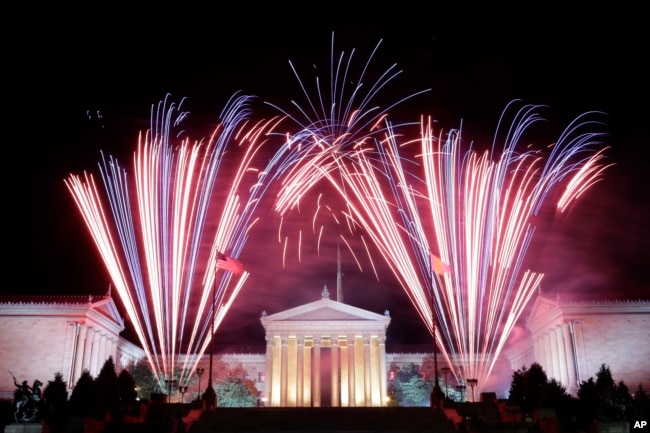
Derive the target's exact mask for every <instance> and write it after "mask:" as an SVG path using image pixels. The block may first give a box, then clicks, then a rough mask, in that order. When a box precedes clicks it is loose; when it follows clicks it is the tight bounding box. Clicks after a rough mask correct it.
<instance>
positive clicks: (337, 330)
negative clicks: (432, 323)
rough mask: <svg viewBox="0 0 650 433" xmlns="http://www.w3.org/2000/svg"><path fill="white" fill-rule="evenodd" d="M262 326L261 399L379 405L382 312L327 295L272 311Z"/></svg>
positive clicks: (383, 390) (383, 389)
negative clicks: (263, 388) (263, 364)
mask: <svg viewBox="0 0 650 433" xmlns="http://www.w3.org/2000/svg"><path fill="white" fill-rule="evenodd" d="M261 322H262V325H263V326H264V329H265V331H266V392H267V396H266V397H267V402H268V403H267V404H269V405H270V406H274V407H321V406H326V407H327V406H335V407H339V406H340V407H369V406H383V405H384V404H385V403H384V398H385V396H386V394H387V384H386V378H387V374H386V329H387V327H388V325H389V324H390V316H389V315H388V312H386V313H385V314H384V315H380V314H376V313H373V312H370V311H366V310H362V309H360V308H356V307H353V306H350V305H346V304H343V303H341V302H336V301H333V300H331V299H330V298H329V292H328V290H327V287H325V288H324V289H323V292H322V294H321V299H320V300H318V301H315V302H312V303H309V304H305V305H301V306H299V307H295V308H292V309H289V310H286V311H282V312H279V313H276V314H273V315H265V314H263V315H262V318H261Z"/></svg>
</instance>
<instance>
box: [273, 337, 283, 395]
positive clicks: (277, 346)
mask: <svg viewBox="0 0 650 433" xmlns="http://www.w3.org/2000/svg"><path fill="white" fill-rule="evenodd" d="M272 358H273V361H272V362H273V366H272V368H271V370H272V371H273V374H272V375H271V376H272V382H271V386H272V389H271V398H272V400H271V406H273V407H278V406H280V403H281V401H280V399H281V397H282V376H281V374H282V341H281V340H280V337H273V356H272Z"/></svg>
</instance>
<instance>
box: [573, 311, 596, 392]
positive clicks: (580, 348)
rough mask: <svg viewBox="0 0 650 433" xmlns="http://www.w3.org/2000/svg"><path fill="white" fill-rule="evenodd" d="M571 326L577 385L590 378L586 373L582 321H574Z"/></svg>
mask: <svg viewBox="0 0 650 433" xmlns="http://www.w3.org/2000/svg"><path fill="white" fill-rule="evenodd" d="M571 325H572V327H573V342H574V345H575V356H576V366H577V368H576V375H577V377H576V379H577V382H578V383H581V382H582V381H583V380H587V379H588V378H589V377H591V375H590V373H589V372H588V371H587V357H586V355H585V340H584V335H583V332H582V321H580V320H574V321H573V322H572V323H571ZM583 378H585V379H583Z"/></svg>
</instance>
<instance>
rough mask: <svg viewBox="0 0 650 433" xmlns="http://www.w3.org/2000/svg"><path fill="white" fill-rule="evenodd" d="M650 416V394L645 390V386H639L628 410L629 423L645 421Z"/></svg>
mask: <svg viewBox="0 0 650 433" xmlns="http://www.w3.org/2000/svg"><path fill="white" fill-rule="evenodd" d="M648 414H650V399H648V394H647V393H646V392H645V390H644V389H643V386H641V384H639V387H638V388H637V390H636V392H635V393H634V399H633V400H632V403H631V405H630V408H629V410H628V413H627V415H628V418H627V419H628V420H629V421H633V420H640V419H645V418H647V417H648Z"/></svg>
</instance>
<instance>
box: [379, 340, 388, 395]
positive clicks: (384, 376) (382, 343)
mask: <svg viewBox="0 0 650 433" xmlns="http://www.w3.org/2000/svg"><path fill="white" fill-rule="evenodd" d="M379 374H380V380H381V384H380V388H381V406H384V405H385V400H384V399H385V397H387V396H388V382H387V380H388V371H387V369H386V338H384V337H380V339H379Z"/></svg>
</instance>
